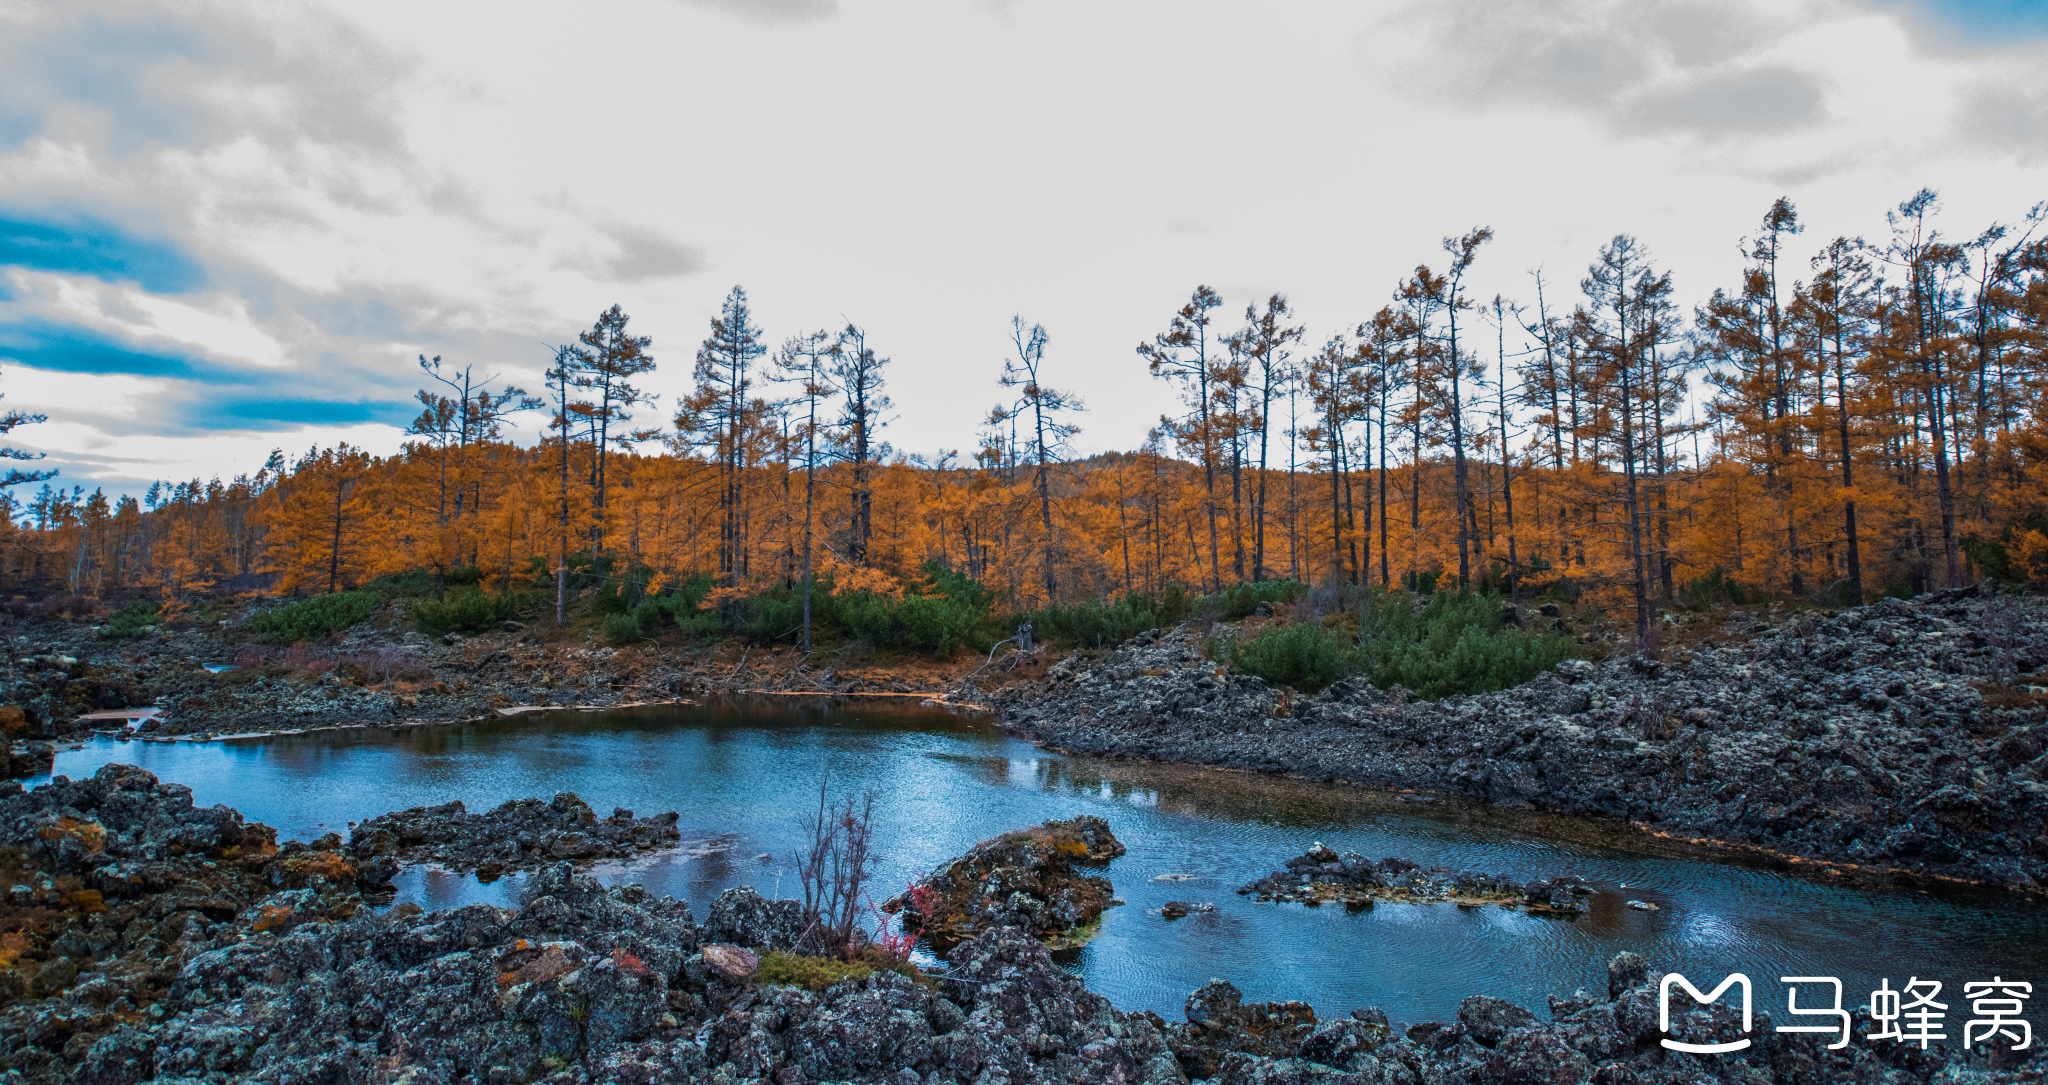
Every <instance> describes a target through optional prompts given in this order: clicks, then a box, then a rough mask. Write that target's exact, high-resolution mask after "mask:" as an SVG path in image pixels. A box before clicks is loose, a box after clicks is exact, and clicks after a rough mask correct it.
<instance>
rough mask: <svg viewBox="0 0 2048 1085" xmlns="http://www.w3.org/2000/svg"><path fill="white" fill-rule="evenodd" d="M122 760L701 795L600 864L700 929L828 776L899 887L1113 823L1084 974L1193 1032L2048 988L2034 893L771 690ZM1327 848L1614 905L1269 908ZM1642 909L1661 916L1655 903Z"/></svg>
mask: <svg viewBox="0 0 2048 1085" xmlns="http://www.w3.org/2000/svg"><path fill="white" fill-rule="evenodd" d="M112 760H121V761H130V762H135V763H139V764H141V765H142V766H143V767H145V768H148V769H150V770H151V771H153V772H156V773H157V774H158V775H159V776H162V777H163V778H165V779H168V780H174V781H177V782H179V783H183V784H186V785H188V786H190V787H192V789H193V792H194V796H195V798H196V799H197V801H199V802H200V803H201V804H209V803H215V802H223V803H228V804H230V805H233V806H236V807H238V808H240V809H241V810H242V811H243V812H244V813H245V814H246V815H247V816H249V817H251V818H252V819H255V820H258V821H263V822H267V823H269V824H271V825H275V826H277V827H279V829H280V830H281V832H282V834H283V835H284V836H287V837H300V838H311V837H313V836H317V835H319V834H320V833H322V832H326V831H328V829H330V828H334V829H339V828H340V827H341V826H343V825H345V824H346V823H347V822H350V821H357V820H361V819H363V818H366V817H369V816H373V815H376V814H380V813H383V812H386V811H389V810H393V809H400V808H404V807H408V806H418V805H423V804H430V803H439V802H445V801H447V800H449V799H452V798H459V799H461V800H462V801H463V802H465V803H466V804H468V806H469V808H470V809H472V810H484V809H488V808H489V807H491V806H494V805H496V804H497V803H500V802H503V801H505V800H507V799H512V798H521V797H526V796H538V797H541V798H546V797H548V796H550V795H552V794H553V793H554V792H556V791H575V792H577V793H578V794H580V795H582V796H583V798H584V799H585V800H586V801H588V802H589V803H590V804H591V805H592V806H593V807H595V808H596V809H597V810H598V811H599V813H601V814H602V813H605V812H608V811H609V810H610V809H611V808H612V807H614V806H621V807H626V808H628V809H631V810H634V811H636V812H638V813H640V814H642V815H647V814H653V813H658V812H661V811H664V810H670V809H674V810H677V811H679V812H680V813H681V823H680V824H681V827H682V829H683V832H684V843H683V845H682V846H681V847H679V848H677V849H675V850H673V851H670V852H666V853H663V854H660V855H656V856H653V857H649V858H645V859H642V860H638V861H636V862H634V863H630V864H619V865H612V866H606V867H600V868H598V869H597V870H596V871H594V873H595V874H596V875H597V876H598V877H599V878H601V879H603V880H606V881H608V882H614V883H616V882H623V881H637V882H643V883H645V884H646V885H647V886H648V888H649V889H650V890H651V891H652V892H654V893H656V894H669V895H673V896H676V897H680V898H683V899H686V900H688V901H690V903H691V906H692V908H693V909H694V910H695V911H696V914H697V915H698V916H699V917H702V916H703V915H704V914H705V909H706V908H707V907H708V906H709V903H710V901H711V900H712V899H713V898H715V897H716V896H717V894H718V893H720V892H722V891H723V890H725V889H726V888H728V887H730V886H732V885H736V884H753V885H755V886H757V887H759V888H760V889H761V890H762V891H763V892H767V893H774V892H776V891H777V890H778V889H779V890H780V891H781V892H782V893H794V892H795V890H796V887H795V884H794V877H793V875H792V874H791V873H790V871H791V870H792V869H793V867H792V865H791V860H790V858H789V857H790V855H791V854H792V852H793V851H794V850H795V848H796V847H797V846H798V844H799V843H800V835H801V834H800V832H799V830H798V828H797V823H798V820H799V818H800V817H801V816H802V815H803V814H804V813H805V812H806V811H807V810H810V809H812V808H814V806H815V803H816V801H817V781H818V776H819V773H821V772H828V773H830V774H831V777H832V779H833V781H834V787H835V790H836V791H844V790H856V789H859V788H865V787H872V788H875V789H876V790H877V791H878V793H879V794H880V796H881V798H882V804H881V810H882V813H883V819H884V820H883V824H882V825H880V826H879V840H878V844H879V847H880V849H881V851H882V852H883V862H882V865H881V870H880V873H879V875H878V883H877V887H876V896H877V897H878V898H880V897H882V896H886V895H888V894H889V893H892V892H894V891H895V890H896V889H898V888H900V887H901V886H902V885H904V884H905V883H906V882H907V881H908V880H909V878H910V877H912V876H913V875H914V874H916V873H918V872H921V871H926V870H930V869H932V868H933V867H935V866H937V865H938V864H940V863H943V862H944V861H946V860H947V859H949V858H951V857H952V856H955V855H958V854H960V853H961V852H963V851H965V850H966V849H967V848H968V847H970V846H971V845H973V844H974V843H975V842H976V841H979V840H984V839H987V838H989V837H992V836H995V835H997V834H998V833H1001V832H1004V831H1007V830H1010V829H1015V828H1020V827H1023V826H1026V825H1030V824H1034V823H1036V822H1039V821H1043V820H1045V819H1046V818H1051V817H1071V816H1073V815H1075V814H1081V813H1090V814H1096V815H1099V816H1102V817H1105V818H1107V819H1109V821H1110V823H1111V825H1112V826H1113V827H1114V828H1115V829H1116V832H1117V834H1118V836H1119V837H1120V838H1122V839H1123V840H1124V841H1125V843H1126V845H1127V846H1128V848H1129V849H1130V850H1129V853H1128V854H1127V855H1126V856H1125V857H1124V858H1122V859H1119V860H1117V861H1116V862H1115V863H1114V864H1112V865H1111V867H1110V868H1109V870H1108V874H1109V876H1110V877H1111V878H1112V879H1113V880H1114V881H1115V883H1116V887H1117V891H1118V894H1119V895H1120V896H1122V897H1123V898H1124V899H1125V900H1126V901H1128V902H1129V904H1128V906H1127V907H1121V908H1113V909H1111V910H1110V911H1109V912H1108V913H1106V914H1105V916H1104V920H1103V925H1102V933H1101V934H1100V936H1099V937H1097V938H1096V940H1095V941H1093V942H1091V943H1090V944H1089V945H1088V946H1086V947H1085V948H1083V949H1081V950H1079V951H1077V952H1075V953H1073V954H1071V955H1063V956H1066V957H1067V959H1066V960H1065V961H1064V962H1063V963H1064V964H1065V965H1066V966H1067V967H1069V968H1072V969H1073V970H1075V971H1077V972H1079V973H1081V974H1083V975H1085V976H1086V977H1087V979H1088V981H1089V983H1090V984H1091V985H1093V986H1094V987H1095V988H1096V989H1098V990H1100V991H1102V992H1103V993H1105V994H1107V995H1109V996H1110V997H1111V998H1112V999H1114V1000H1115V1001H1116V1002H1117V1003H1118V1004H1119V1005H1121V1006H1125V1007H1128V1008H1149V1009H1152V1010H1155V1011H1157V1012H1160V1013H1162V1014H1165V1015H1167V1016H1169V1017H1173V1018H1176V1019H1177V1018H1178V1017H1179V1014H1180V1009H1181V1002H1182V999H1184V998H1185V997H1186V994H1187V992H1188V991H1190V990H1192V989H1193V988H1195V987H1198V986H1200V985H1201V984H1203V983H1205V982H1207V981H1208V979H1209V978H1210V977H1212V976H1225V977H1228V978H1230V979H1232V980H1233V981H1235V982H1236V983H1238V984H1239V985H1240V986H1241V987H1243V988H1244V989H1245V990H1246V992H1247V993H1248V994H1249V995H1250V996H1251V997H1254V998H1302V999H1306V1000H1308V1001H1311V1002H1313V1003H1315V1004H1316V1005H1317V1007H1318V1008H1319V1010H1321V1011H1322V1012H1323V1013H1325V1014H1334V1013H1341V1012H1342V1011H1343V1010H1345V1009H1348V1008H1350V1007H1353V1006H1362V1005H1369V1004H1378V1005H1381V1006H1383V1007H1385V1008H1386V1010H1387V1011H1388V1013H1390V1014H1391V1015H1393V1016H1394V1017H1395V1018H1396V1019H1398V1020H1406V1021H1416V1020H1443V1019H1447V1018H1448V1017H1449V1016H1450V1015H1452V1014H1454V1013H1456V1010H1457V1004H1458V1001H1459V1000H1460V999H1461V998H1462V997H1463V996H1464V995H1467V994H1472V993H1487V994H1494V995H1499V996H1501V997H1505V998H1510V999H1514V1000H1515V1001H1518V1002H1521V1003H1522V1004H1524V1005H1528V1006H1532V1007H1542V1006H1543V1005H1544V996H1546V995H1548V994H1553V993H1555V994H1565V993H1569V992H1570V991H1571V990H1572V989H1574V988H1577V987H1587V988H1589V989H1592V990H1604V988H1605V982H1606V973H1605V964H1606V961H1607V959H1608V958H1609V957H1610V956H1612V955H1613V954H1614V953H1616V952H1618V951H1620V950H1623V949H1629V950H1634V951H1635V952H1638V953H1642V954H1643V955H1645V956H1646V957H1649V958H1650V959H1651V960H1653V961H1654V962H1656V963H1658V964H1659V965H1661V966H1663V967H1666V968H1672V969H1676V970H1679V971H1684V972H1686V973H1687V974H1688V975H1693V974H1697V975H1699V976H1716V977H1718V976H1720V975H1725V974H1726V973H1728V972H1732V971H1744V972H1748V973H1749V974H1750V975H1752V976H1779V975H1837V976H1840V977H1842V978H1843V980H1844V981H1845V984H1846V985H1847V986H1848V988H1849V989H1850V990H1851V991H1855V990H1858V989H1859V988H1860V990H1863V991H1868V990H1870V989H1872V988H1873V987H1874V986H1875V985H1876V981H1877V979H1878V978H1880V970H1881V969H1883V968H1887V967H1893V968H1896V969H1898V970H1900V971H1911V972H1913V973H1915V974H1918V975H1921V976H1929V975H1932V976H1936V977H1938V978H1943V979H1944V980H1945V981H1949V982H1953V983H1958V984H1959V983H1963V982H1967V981H1970V980H1977V979H1985V978H1988V977H1989V976H1990V974H1991V973H1993V972H1998V973H1999V974H2001V975H2004V976H2006V977H2012V976H2015V975H2017V976H2019V978H2021V979H2023V980H2030V981H2032V982H2036V983H2040V982H2043V981H2048V967H2044V966H2048V922H2044V918H2043V912H2042V910H2041V909H2040V908H2039V907H2038V906H2035V905H2033V904H2029V903H2027V902H2023V901H2016V900H2013V899H2011V898H2006V897H1978V896H1970V895H1967V894H1962V895H1951V896H1947V897H1941V896H1931V895H1922V894H1918V893H1896V892H1875V891H1870V890H1868V889H1859V888H1850V887H1841V886H1830V885H1825V884H1816V883H1815V882H1813V881H1807V880H1800V879H1798V878H1795V877H1792V876H1789V875H1788V874H1786V873H1782V872H1779V871H1777V870H1773V869H1770V865H1769V864H1768V863H1765V862H1760V861H1758V862H1702V861H1699V853H1698V852H1697V851H1695V850H1693V849H1690V848H1688V847H1686V846H1684V845H1682V844H1679V843H1676V842H1672V841H1663V840H1659V839H1656V838H1653V837H1648V836H1645V835H1643V834H1641V833H1639V832H1636V831H1635V830H1633V829H1630V828H1628V827H1626V826H1615V825H1611V824H1607V823H1596V822H1587V821H1577V820H1572V819H1563V818H1550V817H1542V816H1533V815H1530V814H1528V813H1523V812H1514V811H1502V810H1495V809H1492V808H1488V807H1474V806H1467V805H1462V804H1457V803H1440V804H1433V805H1426V806H1425V805H1416V804H1411V803H1405V802H1401V801H1399V800H1398V799H1397V798H1395V797H1394V796H1392V795H1389V794H1385V793H1380V792H1373V791H1365V790H1360V789H1354V788H1349V787H1342V786H1338V785H1331V784H1320V783H1310V782H1306V781H1300V780H1290V779H1285V778H1280V777H1272V776H1263V775H1253V774H1247V773H1236V772H1226V771H1221V770H1215V769H1205V768H1197V767H1191V766H1178V765H1155V764H1147V763H1143V762H1132V761H1105V760H1096V759H1090V758H1080V757H1069V756H1064V755H1059V754H1054V753H1050V752H1047V751H1045V750H1041V749H1037V748H1035V747H1032V746H1031V745H1029V744H1028V743H1024V742H1019V741H1016V740H1014V739H1011V738H1008V737H1007V736H1005V735H1003V734H1002V733H1000V732H998V731H995V730H993V729H991V728H989V727H988V726H986V725H985V724H983V723H981V722H978V721H976V720H974V719H971V718H963V717H960V716H955V715H952V714H950V713H947V712H944V711H935V710H923V709H917V708H909V707H899V706H894V705H891V706H887V707H878V706H875V705H873V704H871V703H870V704H863V703H860V702H856V701H842V702H807V701H798V700H793V699H788V698H761V699H754V700H724V701H715V702H708V703H706V704H703V705H693V706H679V707H670V708H664V709H660V710H643V711H636V712H628V713H588V714H575V713H567V714H557V715H552V716H538V715H535V716H523V717H517V718H512V719H507V720H502V721H494V722H490V723H482V724H475V725H467V726H460V727H442V728H434V729H405V730H392V729H388V728H365V729H361V730H354V731H344V732H322V733H316V734H307V735H295V736H284V737H279V738H275V739H269V740H264V741H237V742H229V743H212V744H204V745H195V744H175V745H172V744H140V743H137V744H123V743H118V742H114V741H111V740H102V741H96V742H93V743H89V744H87V746H86V747H85V748H84V749H82V750H76V751H71V750H64V751H60V753H59V755H58V762H57V768H58V771H60V772H64V773H67V774H70V775H73V776H79V775H85V774H89V773H90V772H92V771H93V770H94V769H96V768H98V766H99V765H100V764H103V763H105V762H107V761H112ZM1315 840H1323V841H1325V842H1326V843H1328V844H1330V845H1331V846H1333V847H1336V848H1338V849H1340V850H1355V851H1359V852H1363V853H1365V854H1367V855H1370V856H1373V857H1376V858H1377V857H1382V856H1402V857H1405V858H1409V859H1413V860H1416V861H1418V862H1422V863H1425V864H1429V865H1438V866H1450V867H1460V868H1467V869H1477V870H1484V871H1491V872H1499V873H1505V874H1509V875H1511V876H1514V877H1517V878H1524V879H1527V878H1535V877H1540V876H1544V875H1550V874H1560V873H1575V874H1579V875H1582V876H1585V877H1587V878H1588V879H1590V880H1591V881H1592V882H1593V883H1594V884H1595V886H1596V887H1597V889H1598V891H1597V892H1596V893H1595V894H1594V896H1593V897H1592V899H1591V911H1590V913H1589V914H1587V915H1586V916H1583V917H1581V918H1578V919H1575V920H1559V919H1552V918H1545V917H1539V916H1531V915H1525V914H1523V913H1520V912H1516V911H1511V910H1505V909H1501V908H1497V907H1478V908H1458V907H1455V906H1450V905H1438V906H1415V905H1398V904H1381V905H1378V906H1376V907H1372V908H1365V909H1345V908H1340V907H1323V908H1305V907H1302V906H1300V905H1292V904H1290V905H1272V904H1263V905H1261V904H1255V903H1253V902H1251V901H1250V900H1249V899H1248V898H1246V897H1240V896H1238V895H1237V894H1236V892H1235V889H1236V887H1237V886H1239V885H1242V884H1244V883H1245V882H1247V881H1250V880H1252V879H1254V878H1256V877H1259V876H1261V875H1263V874H1265V873H1267V872H1268V871H1271V870H1273V869H1275V868H1276V867H1277V866H1278V865H1279V864H1280V863H1281V862H1282V861H1283V860H1285V859H1286V858H1288V857H1290V856H1293V855H1298V854H1300V853H1301V852H1302V851H1304V850H1305V849H1306V848H1307V847H1308V845H1309V844H1310V843H1311V842H1313V841H1315ZM764 853H765V854H767V855H768V856H769V859H768V861H766V862H762V861H761V860H760V859H759V858H758V857H759V856H760V855H762V854H764ZM1165 875H1173V876H1174V877H1171V878H1163V877H1162V876H1165ZM527 880H529V879H528V876H526V875H510V876H507V877H504V878H502V879H499V880H498V881H496V882H493V883H491V884H488V885H486V884H482V883H479V882H478V881H477V880H476V879H475V878H473V877H468V876H463V875H455V874H450V873H448V872H445V871H435V870H431V869H417V868H416V869H412V870H408V871H406V872H405V873H404V874H403V875H402V876H401V878H400V881H399V886H398V889H399V893H398V898H397V899H398V900H400V901H407V900H410V901H413V902H416V903H418V904H421V905H423V906H425V907H430V908H439V907H446V906H449V905H453V904H459V903H467V902H489V903H494V904H501V905H505V904H511V903H513V902H515V901H516V900H517V899H518V894H519V892H520V890H521V888H522V887H523V886H524V884H525V883H526V882H527ZM1631 899H1637V900H1646V901H1651V902H1654V903H1656V904H1658V905H1659V906H1660V908H1661V910H1660V911H1655V912H1646V911H1636V910H1633V909H1630V908H1629V907H1628V906H1627V902H1628V901H1629V900H1631ZM1169 900H1182V901H1187V902H1190V903H1201V902H1211V903H1214V904H1215V905H1216V906H1217V908H1218V910H1217V911H1215V912H1209V913H1202V912H1197V913H1194V914H1191V915H1189V916H1187V917H1185V918H1182V919H1179V920H1174V921H1167V920H1165V919H1163V918H1161V916H1160V915H1159V914H1158V909H1159V908H1160V906H1161V905H1163V904H1164V903H1166V902H1167V901H1169ZM1873 944H1882V945H1883V946H1884V947H1885V952H1884V953H1883V954H1882V955H1880V954H1873V953H1872V952H1871V951H1870V947H1871V946H1872V945H1873ZM1894 979H1895V982H1894V986H1895V987H1896V986H1897V983H1896V977H1894ZM1865 984H1867V986H1864V985H1865Z"/></svg>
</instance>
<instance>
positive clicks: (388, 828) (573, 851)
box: [349, 791, 682, 877]
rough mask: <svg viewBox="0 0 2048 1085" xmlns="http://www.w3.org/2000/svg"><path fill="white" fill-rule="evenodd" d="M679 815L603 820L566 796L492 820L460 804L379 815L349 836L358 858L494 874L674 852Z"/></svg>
mask: <svg viewBox="0 0 2048 1085" xmlns="http://www.w3.org/2000/svg"><path fill="white" fill-rule="evenodd" d="M677 820H678V819H677V815H676V812H675V811H673V810H671V811H669V812H668V813H666V814H661V815H659V816H657V817H651V818H635V817H634V816H633V811H631V810H624V809H615V810H613V811H612V816H610V817H608V818H602V819H600V818H599V817H598V816H597V814H596V812H595V811H593V810H591V808H590V804H589V803H586V802H584V801H583V800H582V799H580V798H577V797H576V793H575V792H573V791H564V792H561V793H559V794H557V795H556V796H555V797H554V799H552V800H551V801H548V802H542V801H541V800H539V799H513V800H511V801H510V802H506V803H501V804H499V805H498V807H497V808H495V809H493V810H492V811H491V812H490V813H488V814H472V813H470V812H469V811H468V810H467V809H465V808H464V807H463V805H462V803H461V802H460V801H456V802H446V803H442V804H441V805H439V806H415V807H413V808H412V809H410V810H399V811H397V812H395V813H390V814H384V815H382V816H381V817H374V818H371V819H370V820H368V821H365V822H363V823H362V824H361V825H358V826H356V827H355V829H354V830H353V831H352V832H351V833H350V834H349V850H351V851H353V852H354V853H355V854H356V855H358V856H360V857H363V858H369V857H371V856H390V857H392V858H394V859H399V860H403V861H405V862H414V863H418V862H428V863H435V864H438V865H440V866H443V867H446V868H448V869H449V870H474V871H476V872H477V873H478V874H480V875H484V876H487V877H488V876H495V875H497V874H501V873H503V872H505V871H507V870H532V869H535V868H537V867H540V866H543V865H546V864H549V863H558V862H562V861H564V860H567V861H568V862H571V863H575V864H577V865H578V866H586V865H588V864H590V863H594V862H598V861H600V860H604V859H630V858H632V857H633V856H635V855H638V854H640V853H642V852H648V851H657V850H659V849H662V848H669V847H674V846H675V845H676V844H677V843H678V842H679V841H680V840H682V833H681V832H679V831H677V829H676V821H677Z"/></svg>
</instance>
